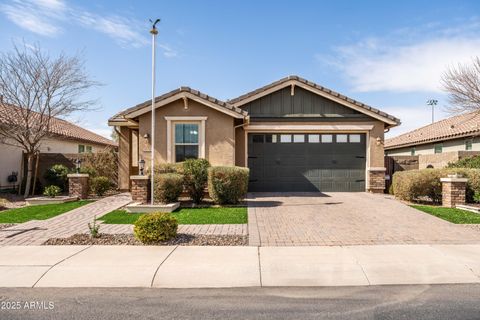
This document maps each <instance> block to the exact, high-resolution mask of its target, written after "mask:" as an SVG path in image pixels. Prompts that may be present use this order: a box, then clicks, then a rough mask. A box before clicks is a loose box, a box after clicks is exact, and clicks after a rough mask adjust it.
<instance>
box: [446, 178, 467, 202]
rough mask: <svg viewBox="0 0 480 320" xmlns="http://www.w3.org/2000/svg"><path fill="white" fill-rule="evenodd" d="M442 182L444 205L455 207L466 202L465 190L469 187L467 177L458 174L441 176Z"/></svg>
mask: <svg viewBox="0 0 480 320" xmlns="http://www.w3.org/2000/svg"><path fill="white" fill-rule="evenodd" d="M440 181H441V182H442V206H443V207H448V208H455V206H456V205H457V204H465V191H466V189H467V181H468V179H467V178H462V177H461V176H458V175H456V174H453V175H448V177H447V178H441V179H440Z"/></svg>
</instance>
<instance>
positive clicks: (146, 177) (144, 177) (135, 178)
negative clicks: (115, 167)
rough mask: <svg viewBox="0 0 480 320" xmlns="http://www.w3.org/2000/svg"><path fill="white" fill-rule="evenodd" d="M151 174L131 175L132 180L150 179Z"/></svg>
mask: <svg viewBox="0 0 480 320" xmlns="http://www.w3.org/2000/svg"><path fill="white" fill-rule="evenodd" d="M148 179H150V176H130V180H148Z"/></svg>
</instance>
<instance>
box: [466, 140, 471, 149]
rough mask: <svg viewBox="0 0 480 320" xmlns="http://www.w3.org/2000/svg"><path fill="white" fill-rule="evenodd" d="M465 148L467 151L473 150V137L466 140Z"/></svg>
mask: <svg viewBox="0 0 480 320" xmlns="http://www.w3.org/2000/svg"><path fill="white" fill-rule="evenodd" d="M465 150H467V151H470V150H472V139H467V140H465Z"/></svg>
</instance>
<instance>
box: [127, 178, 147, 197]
mask: <svg viewBox="0 0 480 320" xmlns="http://www.w3.org/2000/svg"><path fill="white" fill-rule="evenodd" d="M130 181H131V182H132V186H131V194H132V200H133V202H138V203H142V204H145V203H147V202H148V199H149V191H150V188H149V184H150V183H149V182H150V177H149V176H130Z"/></svg>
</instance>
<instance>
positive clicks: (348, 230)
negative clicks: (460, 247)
mask: <svg viewBox="0 0 480 320" xmlns="http://www.w3.org/2000/svg"><path fill="white" fill-rule="evenodd" d="M248 203H249V209H248V231H249V244H250V245H254V246H255V245H260V246H309V245H370V244H374V245H375V244H469V243H480V232H479V231H477V230H473V229H471V228H468V227H465V226H462V225H455V224H452V223H449V222H447V221H444V220H442V219H439V218H436V217H434V216H431V215H429V214H426V213H423V212H420V211H418V210H416V209H413V208H410V207H409V206H407V205H405V204H403V203H401V202H399V201H396V200H394V199H393V198H392V197H391V196H388V195H375V194H369V193H353V192H352V193H340V192H339V193H328V194H323V196H322V194H320V193H316V194H311V193H303V194H302V193H291V194H280V193H278V194H265V193H263V194H262V193H257V194H250V195H249V199H248Z"/></svg>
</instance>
